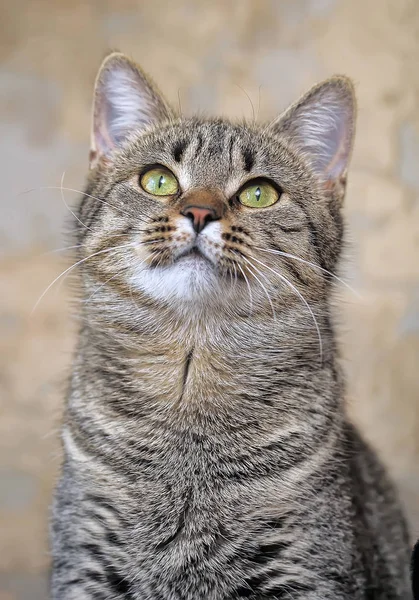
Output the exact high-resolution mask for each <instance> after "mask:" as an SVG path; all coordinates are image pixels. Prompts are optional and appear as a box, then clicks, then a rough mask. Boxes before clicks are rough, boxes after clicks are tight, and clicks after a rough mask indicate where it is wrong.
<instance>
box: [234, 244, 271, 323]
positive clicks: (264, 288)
mask: <svg viewBox="0 0 419 600" xmlns="http://www.w3.org/2000/svg"><path fill="white" fill-rule="evenodd" d="M242 258H243V259H244V260H245V261H246V262H247V263H248V264H249V265H250V266H249V267H248V269H249V270H250V272H251V274H252V275H253V277H254V278H255V279H256V281H258V282H259V285H260V286H261V288H262V289H263V291H264V292H265V294H266V297H267V299H268V302H269V304H270V306H271V310H272V316H273V318H274V321H276V313H275V309H274V305H273V304H272V300H271V297H270V295H269V293H268V290H267V289H266V287H265V286H264V285H263V283H262V282H261V280H260V279H259V277H258V276H257V275H255V273H253V270H252V269H254V270H255V271H256V272H257V273H259V275H262V277H265V279H267V280H268V278H267V277H266V275H265V274H264V273H262V271H260V269H258V268H257V267H255V265H254V264H252V263H251V262H250V260H248V259H247V258H246V257H245V256H243V255H242ZM268 281H269V280H268Z"/></svg>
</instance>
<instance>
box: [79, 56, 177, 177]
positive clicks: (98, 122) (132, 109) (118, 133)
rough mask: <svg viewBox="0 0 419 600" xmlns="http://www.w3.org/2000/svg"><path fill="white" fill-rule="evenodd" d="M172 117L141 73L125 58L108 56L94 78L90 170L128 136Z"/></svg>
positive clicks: (159, 96) (149, 81)
mask: <svg viewBox="0 0 419 600" xmlns="http://www.w3.org/2000/svg"><path fill="white" fill-rule="evenodd" d="M171 116H172V112H171V110H170V108H169V106H168V104H167V103H166V101H165V100H164V98H163V96H162V95H161V94H160V92H159V91H158V89H157V88H156V86H155V85H154V83H153V82H152V81H151V80H150V79H149V78H148V77H147V76H146V75H145V74H144V73H143V71H142V70H141V69H140V68H139V67H138V66H137V65H136V64H135V63H134V62H133V61H131V60H130V59H129V58H127V57H126V56H124V54H121V53H119V52H113V53H112V54H109V55H108V56H107V57H106V58H105V60H104V61H103V63H102V66H101V67H100V69H99V73H98V75H97V78H96V84H95V92H94V101H93V128H92V136H91V150H90V166H91V167H94V166H95V165H96V164H97V163H98V162H99V160H100V159H101V158H103V157H107V156H108V155H109V154H110V153H111V152H112V151H113V150H114V149H115V148H118V147H120V146H122V145H123V143H124V142H125V140H126V139H127V137H128V136H129V135H130V133H132V132H134V131H137V132H141V130H143V129H145V128H146V127H147V126H148V125H150V124H153V123H156V122H161V121H164V120H167V119H170V118H171Z"/></svg>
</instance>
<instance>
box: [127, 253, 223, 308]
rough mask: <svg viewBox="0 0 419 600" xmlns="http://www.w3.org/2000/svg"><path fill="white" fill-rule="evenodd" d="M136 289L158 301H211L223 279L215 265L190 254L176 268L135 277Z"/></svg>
mask: <svg viewBox="0 0 419 600" xmlns="http://www.w3.org/2000/svg"><path fill="white" fill-rule="evenodd" d="M131 283H132V284H133V285H134V287H135V288H137V289H139V290H141V291H142V292H144V293H146V294H147V295H148V296H150V297H152V298H155V299H156V300H178V301H179V300H182V301H183V302H185V301H188V300H198V299H199V298H205V299H208V297H209V296H211V295H213V294H214V293H216V292H217V291H219V288H220V285H219V277H218V275H217V273H216V271H215V268H214V267H213V266H212V264H211V263H210V262H209V261H208V260H206V259H205V258H203V257H201V256H196V255H188V256H184V257H182V258H180V259H178V260H177V261H176V262H175V263H174V264H173V265H169V266H166V267H154V268H145V269H141V271H140V272H138V273H135V274H134V275H133V277H132V280H131Z"/></svg>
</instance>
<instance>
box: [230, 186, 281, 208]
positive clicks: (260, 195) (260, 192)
mask: <svg viewBox="0 0 419 600" xmlns="http://www.w3.org/2000/svg"><path fill="white" fill-rule="evenodd" d="M279 196H280V194H279V192H278V190H277V189H276V188H274V186H273V185H271V184H270V183H268V182H267V181H260V182H256V183H255V182H253V183H250V184H249V185H247V186H246V187H245V188H244V189H243V190H242V191H241V192H240V194H239V196H238V198H239V200H240V202H241V203H242V204H244V206H250V207H252V208H266V207H267V206H272V204H275V202H278V200H279Z"/></svg>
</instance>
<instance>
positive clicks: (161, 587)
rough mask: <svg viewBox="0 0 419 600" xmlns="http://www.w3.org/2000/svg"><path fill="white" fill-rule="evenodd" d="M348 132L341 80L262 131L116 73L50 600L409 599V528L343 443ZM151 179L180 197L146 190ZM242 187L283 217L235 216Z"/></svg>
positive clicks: (128, 72) (82, 221) (96, 142)
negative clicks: (177, 111) (189, 110)
mask: <svg viewBox="0 0 419 600" xmlns="http://www.w3.org/2000/svg"><path fill="white" fill-rule="evenodd" d="M354 119H355V104H354V98H353V89H352V85H351V83H350V82H349V81H348V80H347V79H346V78H344V77H335V78H332V79H330V80H328V81H326V82H324V83H323V84H320V85H319V86H316V87H315V88H313V89H312V90H311V91H310V92H309V93H308V94H306V96H304V97H303V98H302V99H301V100H300V101H299V102H297V103H296V104H295V105H294V106H293V107H291V108H290V109H289V110H288V111H287V112H286V113H285V114H284V115H282V116H280V117H279V118H278V119H276V120H275V121H273V122H272V123H270V124H268V125H266V124H263V125H258V124H256V123H252V124H249V123H231V122H229V121H226V120H223V119H202V118H187V119H186V118H179V117H177V116H176V115H174V113H173V112H172V110H171V109H170V107H169V105H168V104H167V102H166V101H165V100H164V99H163V98H162V96H161V95H160V93H159V92H158V90H157V88H156V87H155V85H154V84H153V83H151V82H150V81H149V79H148V78H147V77H146V76H145V75H144V73H143V72H142V71H141V70H140V69H139V68H138V67H137V66H136V65H135V64H134V63H132V62H131V61H129V60H128V59H126V58H125V57H123V56H122V55H120V54H112V55H111V56H110V57H108V58H107V59H106V60H105V63H104V65H103V66H102V69H101V71H100V73H99V76H98V80H97V84H96V91H95V104H94V119H93V121H94V124H93V134H92V150H91V170H90V172H89V177H88V183H87V187H86V193H85V194H84V195H83V197H82V199H81V203H80V207H79V210H78V213H77V221H76V223H75V225H76V226H77V229H78V233H77V243H78V245H79V248H78V257H77V260H78V261H80V272H81V277H80V290H81V296H82V300H83V301H82V303H81V310H80V322H81V326H80V335H79V342H78V347H77V351H76V355H75V357H74V366H73V373H72V377H71V383H70V386H69V392H68V398H67V408H66V414H65V419H64V425H63V444H64V453H65V459H64V464H63V468H62V474H61V479H60V482H59V484H58V486H57V491H56V495H55V502H54V509H53V522H52V554H53V567H52V584H51V590H52V598H53V599H54V600H119V599H120V600H122V599H130V600H199V599H205V600H233V599H239V598H250V599H253V600H263V599H268V598H272V599H273V598H276V599H280V598H281V599H282V598H283V599H288V598H293V599H294V598H295V599H302V598H304V599H305V600H329V599H330V600H340V599H341V600H349V599H357V600H358V599H359V600H367V599H368V600H406V599H407V598H409V594H410V591H409V584H408V571H409V546H408V540H407V535H406V530H405V525H404V521H403V516H402V514H401V511H400V508H399V505H398V500H397V497H396V493H395V491H394V489H393V487H392V485H391V484H390V483H389V481H388V479H387V476H386V474H385V472H384V470H383V469H382V467H381V465H380V464H379V462H378V460H377V459H376V457H375V455H374V454H373V452H372V451H371V450H370V449H369V448H368V447H367V446H366V445H365V444H364V442H363V441H362V440H361V439H360V437H359V434H358V433H357V431H356V430H355V429H354V427H353V426H352V425H351V424H350V423H349V422H348V419H347V416H346V413H345V402H344V397H345V391H344V381H343V377H342V373H341V369H340V366H339V360H338V349H337V346H336V341H335V335H334V330H333V324H332V315H331V296H332V291H333V282H334V280H335V275H336V273H337V268H338V261H339V257H340V254H341V250H342V245H343V218H342V206H343V197H344V191H345V184H346V172H347V166H348V161H349V157H350V152H351V147H352V139H353V132H354ZM156 168H158V169H160V168H164V169H165V171H164V173H166V172H168V173H169V176H170V177H172V176H174V178H175V180H176V181H177V185H178V187H177V191H176V192H175V193H173V194H170V195H167V196H159V195H153V194H150V193H148V192H147V191H146V190H145V189H144V187H142V184H141V182H142V181H143V180H142V177H143V176H144V174H147V173H148V172H150V171H151V170H153V169H156ZM166 170H167V171H166ZM252 182H256V184H257V185H261V186H266V185H268V186H270V187H269V190H270V193H271V194H276V196H275V197H276V198H277V201H276V202H275V203H274V204H273V205H271V206H268V207H266V208H258V207H249V206H246V205H243V204H242V203H241V202H240V198H241V191H242V190H246V189H249V188H248V186H249V185H252ZM263 189H265V188H263ZM272 190H274V191H273V192H272ZM258 193H260V191H259V192H258ZM191 207H192V208H191ZM199 210H200V211H201V213H202V214H204V213H205V215H206V217H205V218H206V219H207V221H206V222H205V224H204V225H205V226H204V227H203V228H202V229H201V230H199V227H200V226H201V225H200V222H199V223H198V225H199V227H198V225H197V222H198V221H197V220H198V218H200V217H199V214H201V213H199ZM188 211H189V212H188ZM194 211H195V212H194ZM202 211H204V212H202ZM205 211H206V212H205ZM191 215H192V217H191ZM194 215H195V216H194ZM196 215H198V216H196ZM195 217H196V221H195V220H194V219H195Z"/></svg>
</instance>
